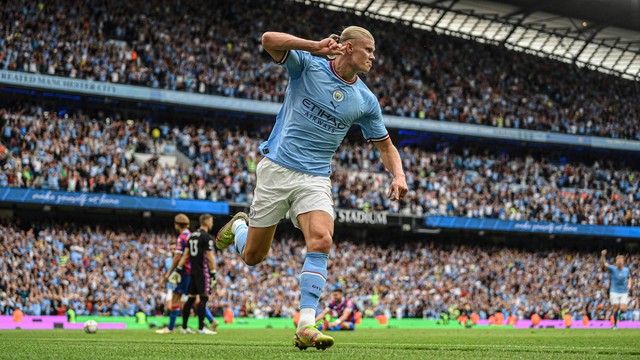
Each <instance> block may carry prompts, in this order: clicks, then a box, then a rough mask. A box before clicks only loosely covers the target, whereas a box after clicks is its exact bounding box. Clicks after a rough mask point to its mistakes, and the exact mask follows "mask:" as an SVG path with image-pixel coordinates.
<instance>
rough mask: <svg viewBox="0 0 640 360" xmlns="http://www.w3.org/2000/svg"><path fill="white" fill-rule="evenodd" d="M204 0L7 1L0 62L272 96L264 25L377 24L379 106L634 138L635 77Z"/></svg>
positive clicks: (315, 15)
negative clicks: (141, 1) (140, 0)
mask: <svg viewBox="0 0 640 360" xmlns="http://www.w3.org/2000/svg"><path fill="white" fill-rule="evenodd" d="M207 4H208V3H207V2H205V1H190V2H188V4H187V5H183V4H180V5H177V4H168V3H163V2H161V1H151V2H147V3H146V4H145V6H142V7H141V6H138V5H137V4H132V3H130V2H126V1H110V2H104V1H102V2H98V3H95V4H94V3H92V5H91V6H76V3H74V2H72V1H68V0H56V1H52V2H47V3H46V4H45V3H33V4H30V5H25V4H23V3H22V2H19V1H9V2H7V3H6V4H5V6H4V7H3V10H2V11H1V12H0V30H2V31H1V32H2V34H3V35H2V37H1V38H0V69H4V70H10V71H21V72H29V73H40V74H49V75H57V76H64V77H71V78H77V79H89V80H94V81H98V82H111V83H122V84H132V85H139V86H146V87H152V88H159V89H170V90H178V91H187V92H193V93H201V94H216V95H223V96H230V97H238V98H247V99H256V100H263V101H275V102H281V101H282V100H283V99H284V92H285V88H286V84H287V79H286V73H285V71H284V69H282V68H281V67H279V66H276V65H274V64H269V62H268V60H267V57H266V56H263V55H261V53H262V46H261V44H260V37H261V35H262V32H264V29H270V30H283V31H287V32H291V33H294V34H297V35H299V36H302V37H306V38H312V39H319V38H322V37H325V36H327V35H329V34H328V32H330V31H331V30H333V31H334V32H338V31H339V30H340V29H341V28H342V27H343V26H344V25H345V24H350V23H357V24H360V25H362V26H365V27H368V28H371V29H375V30H374V35H375V37H376V39H377V48H378V49H379V51H378V52H377V57H378V59H377V62H376V66H374V67H373V69H372V71H371V73H369V74H367V75H366V76H364V79H365V81H366V83H367V85H368V86H369V87H370V88H371V90H372V91H373V92H374V94H375V95H377V97H378V99H379V101H380V105H381V107H382V109H383V111H384V113H386V114H393V115H399V116H406V117H412V118H416V119H434V120H440V121H451V122H459V123H469V124H481V125H488V126H495V127H506V128H520V129H535V130H543V131H550V132H561V133H569V134H579V135H594V136H603V137H611V138H620V139H634V140H640V125H639V117H640V90H639V87H638V85H637V82H634V81H630V80H625V79H621V78H618V77H615V76H610V75H604V74H602V73H598V72H595V71H589V70H584V69H582V70H577V69H575V68H573V67H572V66H571V65H569V64H564V63H560V62H556V61H553V60H546V59H541V58H540V57H536V56H533V55H527V54H524V53H521V52H512V51H508V50H506V49H504V48H501V47H497V46H493V45H483V44H479V43H476V42H473V41H469V40H461V39H457V38H452V37H447V36H444V35H437V34H435V33H433V32H426V31H421V30H418V29H415V28H412V27H408V26H405V25H403V24H401V23H400V22H398V23H389V22H382V21H380V20H373V19H371V18H368V17H365V16H356V15H355V14H353V13H346V12H332V11H329V10H326V9H321V8H318V7H313V6H307V5H303V4H299V3H293V2H291V3H290V2H287V3H286V6H279V5H281V2H276V1H266V2H265V1H230V0H224V1H218V2H216V6H214V7H211V6H208V5H207ZM263 9H269V11H263ZM281 18H287V19H295V20H296V21H291V22H286V23H284V22H282V21H280V20H278V19H281Z"/></svg>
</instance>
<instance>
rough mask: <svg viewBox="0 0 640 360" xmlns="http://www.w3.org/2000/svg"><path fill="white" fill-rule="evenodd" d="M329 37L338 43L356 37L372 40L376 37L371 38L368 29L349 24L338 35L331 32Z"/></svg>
mask: <svg viewBox="0 0 640 360" xmlns="http://www.w3.org/2000/svg"><path fill="white" fill-rule="evenodd" d="M329 37H330V38H332V39H333V40H335V41H336V42H337V43H340V44H344V42H345V41H347V40H352V39H358V38H369V39H371V40H373V42H375V41H376V39H374V38H373V35H371V33H370V32H369V30H367V29H365V28H363V27H360V26H349V27H347V28H345V29H344V30H342V33H340V35H336V34H331V35H330V36H329Z"/></svg>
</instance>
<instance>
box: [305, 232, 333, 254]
mask: <svg viewBox="0 0 640 360" xmlns="http://www.w3.org/2000/svg"><path fill="white" fill-rule="evenodd" d="M331 245H333V238H332V237H331V235H330V234H329V232H327V233H326V234H323V235H320V236H317V237H315V238H313V239H310V240H309V241H307V249H308V250H309V251H312V252H321V253H325V254H328V253H329V252H330V251H331Z"/></svg>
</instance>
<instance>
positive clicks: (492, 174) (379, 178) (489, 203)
mask: <svg viewBox="0 0 640 360" xmlns="http://www.w3.org/2000/svg"><path fill="white" fill-rule="evenodd" d="M0 118H2V119H3V123H4V127H3V128H1V129H0V131H2V133H1V134H0V167H2V169H3V171H2V172H0V187H22V188H35V189H48V190H63V191H71V192H74V191H77V192H99V193H111V194H125V195H134V196H155V197H165V198H176V199H200V200H214V201H215V200H225V201H232V202H238V203H250V202H251V200H252V196H253V188H254V185H255V169H256V164H257V162H258V161H259V154H258V150H257V147H258V145H259V144H260V142H261V141H263V139H266V138H267V136H268V135H267V134H268V130H269V129H268V128H265V129H263V131H257V134H255V133H252V134H249V132H247V131H240V130H230V129H223V130H221V131H216V130H215V129H214V128H213V127H210V126H208V125H198V126H194V125H186V126H182V127H178V126H169V125H166V124H159V125H154V126H152V125H151V124H150V123H148V122H145V121H133V120H126V121H125V120H120V119H117V118H116V117H114V118H113V119H109V118H106V119H100V120H98V119H95V118H90V117H87V116H84V115H69V114H66V115H62V116H61V115H60V114H58V113H55V112H51V113H46V112H45V111H43V110H42V109H41V108H38V107H35V108H34V109H29V110H22V111H8V110H0ZM177 151H179V152H181V153H182V154H184V155H185V157H186V158H188V160H186V161H185V162H176V163H175V164H173V165H172V164H171V163H165V162H161V161H159V156H160V155H162V154H167V153H168V154H176V153H177ZM136 153H150V154H152V157H151V158H150V159H149V160H141V159H139V158H136V156H135V154H136ZM400 155H401V158H402V161H403V163H404V168H405V170H406V173H407V184H408V186H409V190H410V191H409V194H408V196H407V199H406V201H401V202H391V201H389V200H388V199H386V191H387V189H388V186H389V182H390V180H391V178H390V177H389V176H388V175H387V174H385V169H384V167H383V165H382V162H381V161H380V159H379V153H378V151H377V150H376V149H375V147H374V146H372V145H366V144H364V143H363V142H346V143H345V144H343V145H342V146H341V147H340V148H339V149H338V151H337V153H336V155H335V157H334V162H333V167H334V169H333V170H334V174H333V195H334V200H335V205H336V207H340V208H348V209H360V210H363V211H371V210H377V211H390V212H396V213H398V212H399V213H407V214H416V215H448V216H466V217H474V218H498V219H504V220H533V221H542V220H544V221H551V222H555V223H568V224H595V225H597V224H602V225H629V226H638V225H640V207H639V206H638V203H639V202H640V191H639V186H640V176H639V174H638V171H637V170H636V169H634V168H629V167H626V166H623V165H622V164H620V163H619V162H613V161H609V160H606V159H601V160H599V161H594V162H593V163H589V164H586V163H580V162H567V161H562V159H558V160H557V161H552V159H550V158H548V157H545V156H539V155H537V156H533V155H530V156H525V157H521V156H515V155H509V154H508V153H507V152H502V153H491V152H489V151H487V150H486V149H480V148H474V147H473V146H469V147H465V148H460V147H459V146H448V145H447V144H440V145H438V147H437V148H436V149H435V150H431V149H426V148H419V147H405V148H401V149H400Z"/></svg>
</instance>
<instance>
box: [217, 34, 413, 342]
mask: <svg viewBox="0 0 640 360" xmlns="http://www.w3.org/2000/svg"><path fill="white" fill-rule="evenodd" d="M262 45H263V47H264V49H265V50H266V51H267V52H268V53H269V54H270V55H271V57H272V58H273V59H274V60H275V61H276V62H277V63H278V64H281V65H283V66H284V67H285V68H286V69H287V71H288V72H289V78H290V81H289V85H288V86H287V91H286V95H285V101H284V104H283V106H282V109H281V110H280V113H278V116H277V119H276V124H275V127H274V128H273V131H272V132H271V135H270V136H269V140H268V141H266V142H264V143H263V144H262V145H261V146H260V151H261V153H262V155H264V156H265V158H264V159H262V160H261V161H260V163H259V164H258V167H257V169H256V174H257V179H258V180H257V185H256V189H255V195H254V199H253V203H252V204H251V212H250V216H249V217H247V215H246V214H244V213H238V214H236V215H235V216H234V217H233V218H232V219H231V221H230V222H229V223H227V224H226V225H225V226H224V227H222V229H221V230H220V232H219V233H218V236H217V237H216V245H217V246H218V248H220V249H224V248H226V247H228V246H229V245H231V244H235V248H236V251H238V253H240V254H241V255H242V258H243V259H244V261H245V262H246V263H247V264H248V265H256V264H258V263H260V262H261V261H262V260H263V259H264V258H265V256H266V255H267V253H268V252H269V249H270V247H271V242H272V241H273V235H274V233H275V231H276V226H277V224H278V222H279V221H280V219H282V218H283V217H284V215H285V214H286V213H287V211H289V213H290V215H291V220H292V221H293V223H294V225H295V226H296V227H298V228H300V229H301V230H302V233H303V234H304V239H305V242H306V245H307V256H306V258H305V261H304V265H303V267H302V273H301V275H300V292H301V296H300V321H299V323H298V330H297V331H296V335H295V336H294V340H293V342H294V345H295V346H297V347H298V348H300V349H306V348H307V347H316V348H317V349H326V348H328V347H330V346H331V345H333V342H334V341H333V338H331V337H330V336H327V335H324V334H322V333H321V332H320V331H319V330H318V329H316V328H315V327H314V324H315V316H316V308H317V306H318V300H319V299H320V295H321V294H322V288H323V287H324V284H325V281H326V278H327V260H328V258H329V255H328V254H329V251H330V250H331V244H332V242H333V238H332V237H333V220H334V219H333V216H334V210H333V200H332V196H331V180H330V179H329V176H330V175H331V158H332V156H333V154H334V153H335V152H336V150H337V148H338V146H339V145H340V143H341V142H342V140H343V139H344V137H345V135H346V134H347V131H348V130H349V128H350V127H351V125H353V124H358V125H360V128H361V130H362V134H363V135H364V137H365V138H366V139H367V140H368V141H371V142H373V143H374V144H375V145H376V146H377V148H378V149H379V151H380V156H381V159H382V162H383V163H384V165H385V166H386V167H387V169H388V170H389V171H390V172H391V175H393V177H394V178H393V182H392V183H391V188H390V189H389V194H388V196H389V198H390V199H394V200H398V199H401V198H403V197H404V196H405V194H406V192H407V183H406V180H405V175H404V172H403V170H402V162H401V161H400V155H399V154H398V150H397V149H396V148H395V146H393V144H392V142H391V139H390V138H389V133H388V132H387V129H386V128H385V126H384V123H383V120H382V111H381V110H380V105H379V103H378V101H377V99H376V97H375V95H374V94H373V93H372V92H371V91H370V90H369V88H367V86H366V85H365V84H364V83H363V82H362V80H360V79H359V78H358V73H367V72H369V70H370V69H371V66H372V64H373V61H374V59H375V57H374V55H373V53H374V51H375V41H374V38H373V36H371V33H369V31H367V30H366V29H363V28H360V27H356V26H351V27H348V28H346V29H345V30H344V31H343V32H342V34H341V35H340V36H339V37H338V36H337V35H333V36H332V37H330V38H326V39H324V40H321V41H311V40H305V39H300V38H297V37H295V36H293V35H289V34H285V33H274V32H267V33H265V34H264V35H263V36H262ZM311 53H313V54H317V55H323V56H324V55H329V56H333V55H335V60H333V61H327V60H325V59H323V58H320V57H315V56H313V55H311ZM247 221H248V222H249V224H248V225H249V226H247V223H246V222H247Z"/></svg>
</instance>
